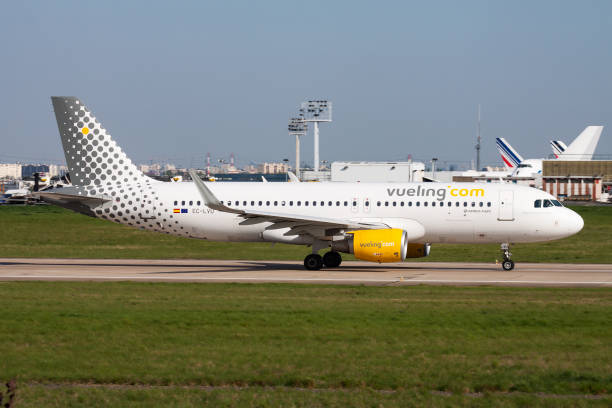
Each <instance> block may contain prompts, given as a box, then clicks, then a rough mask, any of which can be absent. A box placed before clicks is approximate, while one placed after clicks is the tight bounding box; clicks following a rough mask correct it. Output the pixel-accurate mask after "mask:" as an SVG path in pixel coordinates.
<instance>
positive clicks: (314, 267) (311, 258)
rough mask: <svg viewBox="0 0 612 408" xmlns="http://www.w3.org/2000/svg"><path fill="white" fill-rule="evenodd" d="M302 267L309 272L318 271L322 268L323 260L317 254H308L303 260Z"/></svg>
mask: <svg viewBox="0 0 612 408" xmlns="http://www.w3.org/2000/svg"><path fill="white" fill-rule="evenodd" d="M304 266H305V267H306V269H308V270H309V271H318V270H319V269H321V268H322V267H323V258H321V255H319V254H310V255H307V256H306V258H304Z"/></svg>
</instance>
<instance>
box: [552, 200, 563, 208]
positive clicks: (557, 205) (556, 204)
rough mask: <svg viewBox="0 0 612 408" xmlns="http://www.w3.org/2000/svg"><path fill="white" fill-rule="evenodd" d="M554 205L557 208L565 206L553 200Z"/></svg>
mask: <svg viewBox="0 0 612 408" xmlns="http://www.w3.org/2000/svg"><path fill="white" fill-rule="evenodd" d="M552 203H553V204H554V205H555V207H563V204H561V203H560V202H559V201H557V200H552Z"/></svg>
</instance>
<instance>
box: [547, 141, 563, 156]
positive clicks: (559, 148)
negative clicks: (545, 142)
mask: <svg viewBox="0 0 612 408" xmlns="http://www.w3.org/2000/svg"><path fill="white" fill-rule="evenodd" d="M550 147H551V148H552V152H553V154H554V155H555V157H556V158H557V159H558V158H559V156H560V155H561V154H563V152H564V151H565V149H567V145H566V144H565V143H563V142H562V141H561V140H551V141H550Z"/></svg>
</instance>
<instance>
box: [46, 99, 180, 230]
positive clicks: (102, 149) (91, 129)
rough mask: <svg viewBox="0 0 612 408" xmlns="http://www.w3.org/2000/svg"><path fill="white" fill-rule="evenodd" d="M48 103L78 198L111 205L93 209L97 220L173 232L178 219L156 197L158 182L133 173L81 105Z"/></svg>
mask: <svg viewBox="0 0 612 408" xmlns="http://www.w3.org/2000/svg"><path fill="white" fill-rule="evenodd" d="M51 100H52V103H53V109H54V111H55V118H56V120H57V125H58V127H59V131H60V136H61V139H62V145H63V147H64V154H65V156H66V164H67V166H68V169H69V170H68V171H69V173H70V179H71V181H72V183H73V185H74V188H75V190H76V192H77V194H78V195H84V196H96V197H104V198H109V199H110V200H111V201H109V202H107V203H105V204H103V205H101V206H98V207H96V208H94V209H93V210H94V213H95V214H96V216H97V217H99V218H103V219H107V220H110V221H114V222H117V223H121V224H126V225H130V226H134V227H138V228H141V229H147V230H152V231H159V232H166V233H169V231H173V229H172V228H171V227H170V225H171V223H174V221H176V220H170V218H173V216H172V215H170V214H168V204H167V203H166V204H165V203H163V202H162V201H161V200H160V199H159V197H158V196H157V194H156V192H155V188H154V186H155V184H158V183H159V182H158V181H155V180H153V179H151V178H150V177H147V176H146V175H144V174H143V173H142V172H141V171H140V170H138V169H137V168H136V166H135V165H134V164H133V163H132V161H131V160H130V159H129V158H128V157H127V156H126V154H125V153H124V152H123V150H122V149H121V148H120V147H119V145H117V143H116V142H115V141H114V140H113V139H112V138H111V135H110V134H109V133H108V131H107V130H106V129H104V128H103V127H102V126H101V124H100V122H99V121H98V120H97V119H96V118H95V117H94V116H93V114H92V113H91V112H90V111H89V109H87V107H86V106H85V105H84V104H83V103H82V102H81V101H79V100H78V99H77V98H75V97H66V96H62V97H59V96H58V97H52V98H51ZM174 228H178V227H174ZM173 232H174V231H173Z"/></svg>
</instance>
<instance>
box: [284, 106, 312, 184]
mask: <svg viewBox="0 0 612 408" xmlns="http://www.w3.org/2000/svg"><path fill="white" fill-rule="evenodd" d="M288 129H289V136H291V135H295V175H296V176H297V177H298V178H299V177H300V136H303V135H305V134H306V132H307V131H308V123H306V122H305V121H304V117H303V116H300V117H299V118H291V119H289V126H288Z"/></svg>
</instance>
